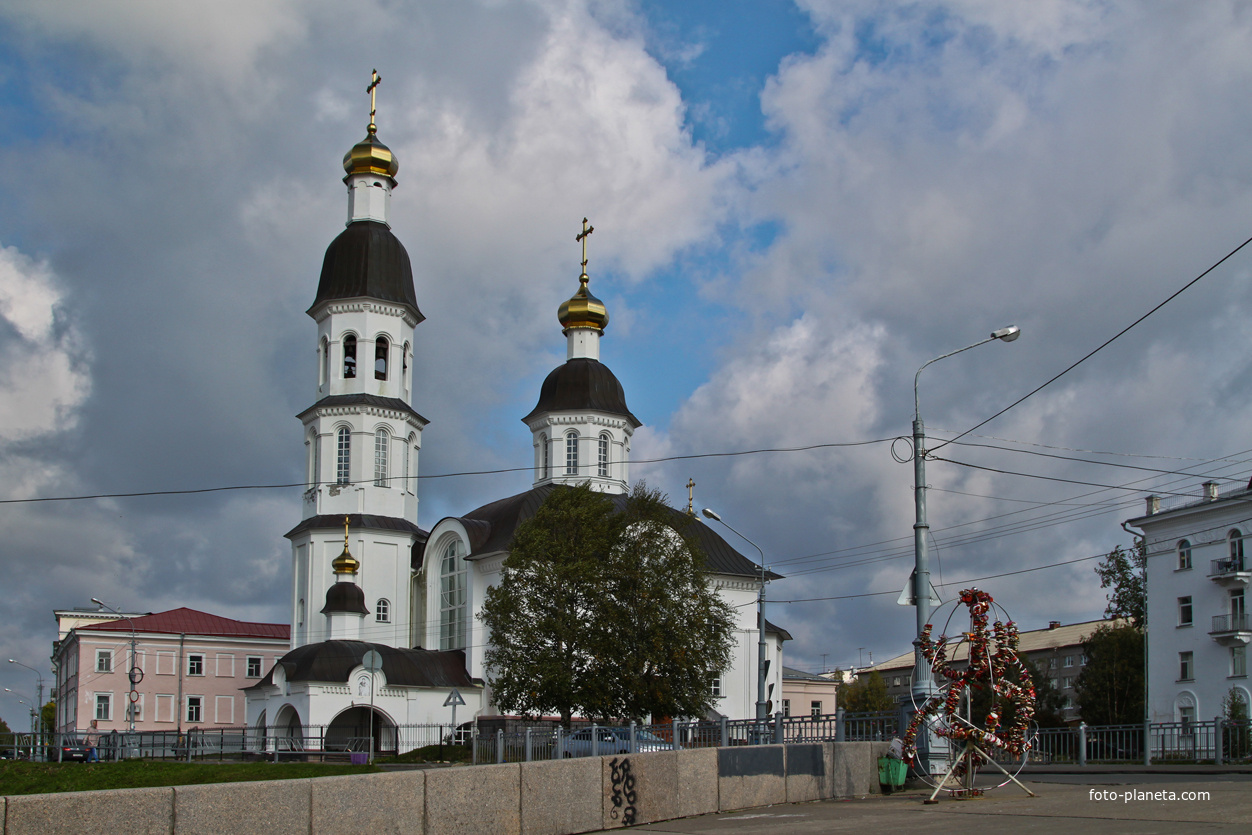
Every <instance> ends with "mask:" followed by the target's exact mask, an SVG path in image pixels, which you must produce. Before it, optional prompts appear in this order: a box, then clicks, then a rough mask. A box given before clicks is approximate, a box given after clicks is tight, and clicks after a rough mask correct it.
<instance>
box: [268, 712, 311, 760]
mask: <svg viewBox="0 0 1252 835" xmlns="http://www.w3.org/2000/svg"><path fill="white" fill-rule="evenodd" d="M272 731H273V736H274V750H275V751H277V752H278V753H283V752H287V751H303V750H304V748H305V745H304V725H303V724H302V723H301V722H300V714H299V713H297V712H296V709H295V708H294V707H292V706H291V705H283V706H282V707H281V708H279V709H278V714H277V715H276V716H275V717H274V725H273V728H272Z"/></svg>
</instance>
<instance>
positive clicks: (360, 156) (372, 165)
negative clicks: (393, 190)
mask: <svg viewBox="0 0 1252 835" xmlns="http://www.w3.org/2000/svg"><path fill="white" fill-rule="evenodd" d="M370 127H371V128H373V125H370ZM343 170H344V171H347V172H348V174H349V176H351V175H352V174H382V175H383V176H384V177H390V178H391V179H393V180H394V179H395V178H396V172H397V171H399V170H400V162H399V160H397V159H396V155H395V154H393V153H391V149H390V148H388V147H387V146H386V145H384V144H383V143H382V142H379V141H378V136H377V135H376V134H375V133H374V131H373V130H370V132H369V133H367V134H366V135H365V138H364V139H362V140H361V141H360V142H358V143H356V144H355V145H353V146H352V150H351V151H348V153H346V154H344V155H343Z"/></svg>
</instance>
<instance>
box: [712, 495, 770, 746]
mask: <svg viewBox="0 0 1252 835" xmlns="http://www.w3.org/2000/svg"><path fill="white" fill-rule="evenodd" d="M700 512H701V513H703V514H704V515H705V516H707V517H709V518H710V519H714V520H716V521H718V522H721V523H722V524H723V525H726V527H727V528H729V529H730V530H731V532H732V533H734V534H735V535H736V536H738V537H739V538H740V539H742V540H743V541H744V542H746V543H748V544H749V545H751V546H752V547H753V548H755V549H756V551H757V553H758V554H760V555H761V588H760V591H758V592H757V595H756V629H757V634H758V636H759V637H760V641H759V642H758V643H757V650H756V655H757V659H756V718H757V720H759V721H761V722H764V721H765V720H766V718H768V717H767V716H766V715H765V677H766V676H765V667H766V664H767V662H766V660H765V654H766V652H767V651H768V650H767V649H766V647H765V552H764V551H762V550H761V546H760V545H757V544H756V543H755V542H753V541H752V540H750V539H748V538H747V537H746V536H744V535H743V534H741V533H739V531H737V530H735V529H734V528H731V527H730V525H728V524H726V521H725V520H724V519H722V517H721V516H718V515H717V513H715V512H714V511H713V510H711V509H710V508H707V507H706V508H704V509H703V510H701V511H700Z"/></svg>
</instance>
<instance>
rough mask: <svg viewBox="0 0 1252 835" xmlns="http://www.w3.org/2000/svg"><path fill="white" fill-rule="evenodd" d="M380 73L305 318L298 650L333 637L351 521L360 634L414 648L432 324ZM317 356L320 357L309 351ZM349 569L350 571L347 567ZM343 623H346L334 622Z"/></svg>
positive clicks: (294, 533)
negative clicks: (425, 349) (423, 411)
mask: <svg viewBox="0 0 1252 835" xmlns="http://www.w3.org/2000/svg"><path fill="white" fill-rule="evenodd" d="M381 80H382V79H381V78H380V77H379V75H378V72H377V71H375V72H374V73H373V75H372V78H371V80H370V85H369V86H368V87H367V88H366V92H368V93H369V95H370V121H369V125H368V127H367V128H366V135H365V138H364V139H362V140H361V141H360V142H358V143H357V144H356V145H354V146H352V148H351V149H350V150H349V151H348V153H347V154H345V155H344V158H343V168H344V171H345V172H346V173H345V176H344V178H343V181H344V184H345V185H346V186H347V188H348V219H347V224H346V228H345V229H344V230H343V232H341V233H340V234H339V236H338V237H336V238H335V239H334V240H333V241H332V242H331V244H330V246H329V247H327V249H326V256H325V258H324V260H323V262H322V273H321V278H320V280H319V281H318V286H317V295H316V297H315V298H314V300H313V305H312V306H311V307H310V308H309V309H308V311H307V312H308V315H309V316H310V317H312V319H313V321H315V322H316V323H317V343H316V353H315V356H316V361H315V362H316V367H315V369H311V370H314V371H315V372H316V376H315V380H316V388H315V390H314V392H313V393H314V398H313V401H314V402H313V404H312V405H311V406H309V407H308V408H307V409H305V410H304V411H303V412H301V413H300V414H299V416H298V417H299V418H300V421H301V423H302V424H303V427H304V434H303V437H304V450H305V472H306V474H307V475H306V481H307V489H306V490H305V493H304V504H303V513H302V517H303V518H302V521H301V522H300V524H298V525H297V526H296V527H295V528H293V529H292V530H291V531H290V532H288V533H287V534H286V536H287V538H288V539H290V540H291V544H292V560H293V569H294V570H293V584H294V589H293V594H292V620H291V635H292V646H293V647H297V646H302V645H304V644H308V643H315V642H318V641H323V640H327V639H329V638H330V637H331V631H332V630H331V627H330V624H329V621H328V617H329V616H324V614H323V613H319V612H318V609H319V606H317V605H314V601H317V602H320V601H321V599H322V598H323V596H324V594H325V592H326V589H327V588H328V587H330V586H331V585H332V584H334V583H335V581H336V573H337V572H336V571H335V568H334V565H333V563H334V560H335V557H336V555H337V554H339V553H340V551H341V550H342V551H346V550H347V547H348V543H347V542H345V541H344V540H345V539H346V535H345V534H344V532H343V531H344V521H345V517H347V519H348V523H349V525H350V529H351V531H352V533H353V534H354V535H355V537H356V539H355V541H354V542H353V543H351V545H352V551H353V552H354V553H355V554H356V555H357V560H358V562H357V571H356V572H355V581H356V583H357V584H358V585H359V586H360V588H361V590H362V592H363V594H364V601H365V606H366V608H368V610H369V612H368V614H367V615H366V616H365V618H364V620H363V622H362V624H361V629H360V634H361V640H364V641H373V642H377V643H382V644H388V645H391V646H396V647H405V646H408V639H409V634H410V628H409V627H410V624H409V620H410V604H409V598H410V589H409V570H410V564H411V559H412V551H413V546H414V545H415V544H420V543H421V542H424V535H423V533H422V531H421V529H420V528H419V527H418V525H417V506H418V501H417V469H418V452H419V450H420V449H421V438H422V429H423V428H425V426H426V423H427V421H426V419H425V418H423V417H422V416H421V415H420V414H418V413H417V411H415V410H414V408H413V405H412V403H413V394H414V392H413V335H414V329H415V328H416V327H417V325H418V324H419V323H420V322H421V321H422V320H423V318H424V317H423V316H422V312H421V310H419V309H418V307H417V296H416V293H415V291H414V289H413V269H412V266H411V264H410V262H409V254H408V252H406V251H405V248H404V245H403V244H401V243H400V241H399V240H398V239H397V238H396V236H395V235H394V234H392V231H391V223H390V211H391V192H392V189H394V188H395V187H396V174H397V173H398V171H399V168H400V166H399V162H398V160H397V159H396V156H395V154H393V153H392V152H391V149H390V148H388V147H387V146H386V145H384V144H383V143H382V142H381V141H380V140H379V138H378V127H377V125H376V124H375V116H376V112H377V111H376V107H375V104H376V95H377V89H378V84H379V82H380V81H381ZM310 356H314V354H313V352H310ZM338 573H342V572H338ZM335 631H338V630H335Z"/></svg>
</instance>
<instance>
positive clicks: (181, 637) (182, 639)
mask: <svg viewBox="0 0 1252 835" xmlns="http://www.w3.org/2000/svg"><path fill="white" fill-rule="evenodd" d="M186 641H187V633H186V632H179V633H178V702H177V703H176V704H175V705H174V714H175V715H176V716H177V717H178V735H179V736H182V734H183V646H184V644H185V643H186Z"/></svg>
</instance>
